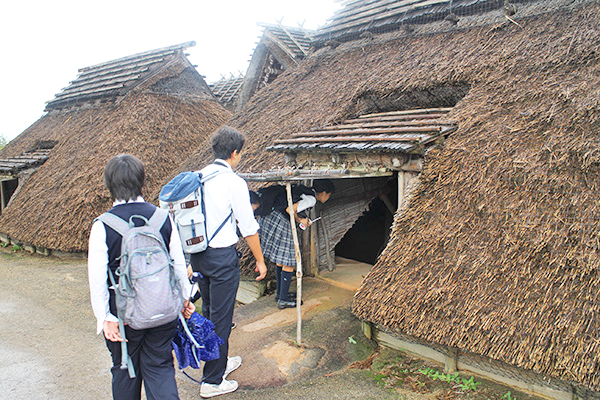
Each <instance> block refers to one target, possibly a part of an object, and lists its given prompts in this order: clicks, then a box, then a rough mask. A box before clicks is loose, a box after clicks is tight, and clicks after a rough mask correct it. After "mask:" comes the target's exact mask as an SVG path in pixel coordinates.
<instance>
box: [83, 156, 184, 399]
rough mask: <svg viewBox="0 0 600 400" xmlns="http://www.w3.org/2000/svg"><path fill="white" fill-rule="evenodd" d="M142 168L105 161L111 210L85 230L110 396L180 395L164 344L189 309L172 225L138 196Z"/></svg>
mask: <svg viewBox="0 0 600 400" xmlns="http://www.w3.org/2000/svg"><path fill="white" fill-rule="evenodd" d="M144 175H145V174H144V166H143V164H142V162H141V161H140V160H139V159H137V158H136V157H134V156H131V155H126V154H125V155H120V156H117V157H114V158H112V159H111V160H109V161H108V163H107V164H106V167H105V170H104V183H105V184H106V187H107V188H108V190H109V191H110V193H111V195H112V198H113V200H114V203H113V207H112V208H111V209H110V210H109V211H108V212H107V213H104V214H103V215H101V216H100V217H98V218H97V219H96V220H95V221H94V224H93V225H92V229H91V231H90V240H89V249H88V277H89V283H90V297H91V302H92V308H93V311H94V315H95V316H96V319H97V333H98V334H99V333H100V332H104V337H105V339H106V345H107V347H108V349H109V351H110V353H111V356H112V360H113V367H112V368H111V372H112V393H113V398H114V399H123V400H125V399H127V400H130V399H140V398H141V387H142V383H143V384H144V388H145V392H146V398H147V399H149V400H154V399H156V400H159V399H160V400H162V399H169V400H173V399H179V396H178V393H177V385H176V382H175V369H174V365H173V356H172V345H171V342H172V340H173V337H174V336H175V328H176V326H177V320H178V316H179V314H180V313H181V314H183V316H184V317H186V318H189V316H190V315H191V314H192V313H193V312H194V310H195V306H194V304H193V303H190V301H189V296H190V294H191V289H192V287H191V284H190V282H189V280H188V277H187V271H186V266H185V258H184V255H183V251H182V248H181V242H180V239H179V235H178V233H177V229H176V227H175V226H174V224H173V222H172V220H171V219H170V217H169V216H168V213H167V212H166V211H163V210H160V209H159V208H157V207H155V206H153V205H152V204H149V203H146V202H145V201H144V199H143V198H142V196H141V191H142V187H143V185H144Z"/></svg>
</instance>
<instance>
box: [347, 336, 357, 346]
mask: <svg viewBox="0 0 600 400" xmlns="http://www.w3.org/2000/svg"><path fill="white" fill-rule="evenodd" d="M348 342H349V343H351V344H356V340H355V339H354V338H353V337H352V336H350V337H349V338H348Z"/></svg>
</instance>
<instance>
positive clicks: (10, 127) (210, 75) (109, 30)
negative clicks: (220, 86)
mask: <svg viewBox="0 0 600 400" xmlns="http://www.w3.org/2000/svg"><path fill="white" fill-rule="evenodd" d="M340 6H341V4H340V0H211V1H208V0H195V1H194V0H171V1H164V0H163V1H157V0H143V1H138V0H103V1H93V0H92V1H85V0H79V1H71V0H52V1H50V0H32V1H29V0H13V1H3V2H2V4H1V5H0V49H1V54H2V63H1V64H0V65H1V66H0V69H1V74H0V88H1V89H2V95H1V96H0V112H1V114H0V135H2V136H4V137H5V138H7V139H9V140H10V139H13V138H14V137H16V136H17V135H19V134H20V133H21V132H23V131H24V130H25V129H26V128H27V127H28V126H30V125H31V124H33V123H34V122H35V121H36V120H38V119H39V118H40V117H41V116H42V115H43V112H44V107H45V103H46V102H47V101H49V100H52V99H53V98H54V95H55V94H57V93H59V92H60V91H61V90H62V89H63V88H65V87H66V86H68V84H69V82H71V81H72V80H74V79H75V78H76V77H77V74H78V69H79V68H84V67H88V66H91V65H95V64H99V63H102V62H105V61H110V60H114V59H116V58H120V57H125V56H128V55H131V54H135V53H141V52H144V51H148V50H153V49H157V48H160V47H165V46H170V45H174V44H179V43H184V42H189V41H195V42H196V46H195V47H192V48H189V49H188V50H187V52H188V53H189V54H190V57H189V59H190V61H191V62H192V64H195V65H197V66H198V67H197V69H198V72H199V73H200V74H202V75H204V76H206V81H207V83H212V82H214V81H217V80H218V79H220V78H221V75H225V76H229V74H230V73H233V74H234V75H237V73H238V72H242V73H245V72H246V68H247V67H248V61H249V60H250V57H251V55H252V52H253V50H254V47H255V45H256V42H257V41H258V38H259V36H260V34H261V32H262V30H261V28H260V27H258V26H257V23H259V22H265V23H277V21H278V20H281V22H282V24H283V25H287V26H298V25H299V24H302V23H303V24H304V25H303V26H304V28H306V29H316V28H318V27H319V26H322V25H323V24H325V23H326V22H327V19H328V18H330V17H331V16H333V13H334V11H335V10H337V9H338V8H340Z"/></svg>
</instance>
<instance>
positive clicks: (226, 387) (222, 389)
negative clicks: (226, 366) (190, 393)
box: [200, 379, 238, 399]
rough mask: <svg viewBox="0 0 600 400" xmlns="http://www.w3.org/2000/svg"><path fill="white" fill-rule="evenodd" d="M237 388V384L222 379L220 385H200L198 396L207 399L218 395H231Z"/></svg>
mask: <svg viewBox="0 0 600 400" xmlns="http://www.w3.org/2000/svg"><path fill="white" fill-rule="evenodd" d="M237 388H238V383H237V382H236V381H228V380H226V379H223V382H221V384H220V385H215V384H212V383H202V385H200V396H201V397H203V398H205V399H207V398H209V397H215V396H218V395H220V394H225V393H231V392H233V391H235V390H237Z"/></svg>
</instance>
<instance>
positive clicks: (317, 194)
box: [260, 179, 335, 309]
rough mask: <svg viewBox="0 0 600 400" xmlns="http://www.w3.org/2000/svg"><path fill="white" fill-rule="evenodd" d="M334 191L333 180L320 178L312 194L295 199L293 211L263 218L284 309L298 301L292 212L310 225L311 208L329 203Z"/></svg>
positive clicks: (263, 231)
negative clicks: (294, 282) (292, 286)
mask: <svg viewBox="0 0 600 400" xmlns="http://www.w3.org/2000/svg"><path fill="white" fill-rule="evenodd" d="M334 191H335V187H334V186H333V182H332V181H331V180H329V179H317V180H315V181H314V182H313V186H312V194H308V193H302V194H300V195H299V196H293V197H298V198H299V200H298V201H295V202H294V205H293V211H290V210H289V207H287V208H285V210H284V211H280V210H278V209H275V210H274V211H272V212H271V213H269V214H267V215H266V216H265V217H262V218H261V221H260V225H261V229H260V242H261V245H262V250H263V254H264V256H265V257H267V258H268V259H269V260H271V261H272V262H273V263H275V264H276V270H275V276H276V280H277V294H276V296H275V299H276V300H277V307H278V308H280V309H284V308H292V307H296V300H295V299H294V298H293V297H292V296H291V295H290V293H291V292H289V288H290V282H291V280H292V276H293V272H294V268H296V255H295V250H294V240H293V237H292V227H291V225H290V215H289V214H290V213H291V212H293V213H294V219H295V221H296V223H299V224H300V223H302V224H303V225H304V226H306V227H308V226H310V225H311V221H310V219H308V217H307V215H308V214H307V213H308V211H309V209H310V208H312V207H313V206H314V205H315V204H316V203H317V201H319V202H321V203H325V202H326V201H327V200H329V198H330V197H331V194H332V193H333V192H334ZM292 194H293V190H292ZM280 201H281V200H280ZM280 201H279V202H280ZM286 203H287V200H286Z"/></svg>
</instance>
